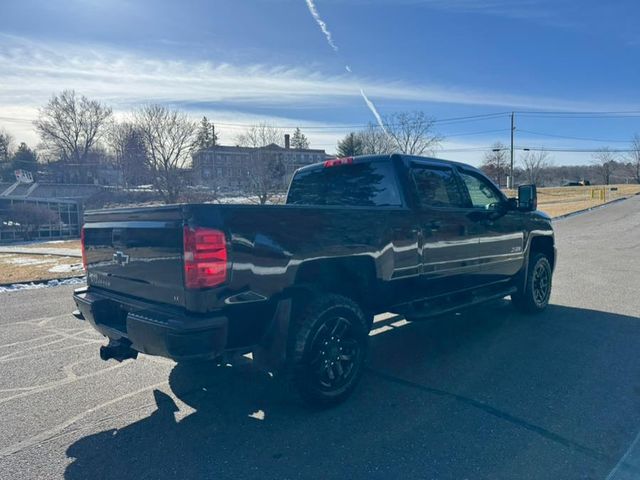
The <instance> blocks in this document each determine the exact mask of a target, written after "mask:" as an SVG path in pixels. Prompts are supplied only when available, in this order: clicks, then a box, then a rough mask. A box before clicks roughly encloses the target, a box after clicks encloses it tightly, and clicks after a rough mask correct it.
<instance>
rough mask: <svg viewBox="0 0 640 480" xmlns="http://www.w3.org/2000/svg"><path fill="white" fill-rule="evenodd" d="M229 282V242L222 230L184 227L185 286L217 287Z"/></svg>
mask: <svg viewBox="0 0 640 480" xmlns="http://www.w3.org/2000/svg"><path fill="white" fill-rule="evenodd" d="M226 280H227V242H226V239H225V236H224V233H223V232H221V231H220V230H214V229H212V228H202V227H196V228H191V227H184V285H185V287H187V288H207V287H215V286H217V285H220V284H221V283H224V282H225V281H226Z"/></svg>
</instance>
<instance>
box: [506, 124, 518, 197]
mask: <svg viewBox="0 0 640 480" xmlns="http://www.w3.org/2000/svg"><path fill="white" fill-rule="evenodd" d="M515 130H516V125H515V114H514V112H511V165H510V166H509V181H508V182H507V188H513V133H514V132H515Z"/></svg>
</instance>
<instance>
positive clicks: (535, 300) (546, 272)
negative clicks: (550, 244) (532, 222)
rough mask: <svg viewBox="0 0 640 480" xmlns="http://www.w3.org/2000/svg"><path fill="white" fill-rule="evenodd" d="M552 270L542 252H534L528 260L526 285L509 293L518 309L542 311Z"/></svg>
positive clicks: (546, 300) (547, 298)
mask: <svg viewBox="0 0 640 480" xmlns="http://www.w3.org/2000/svg"><path fill="white" fill-rule="evenodd" d="M552 279H553V270H552V268H551V263H549V259H548V258H547V256H546V255H545V254H544V253H536V254H534V255H533V257H532V258H531V259H530V261H529V268H527V275H526V285H525V287H524V288H521V289H520V290H519V291H518V292H516V293H513V294H512V295H511V301H512V302H513V304H514V305H515V306H516V308H517V309H518V310H520V311H523V312H526V313H537V312H542V311H543V310H544V309H545V308H547V305H548V304H549V298H550V297H551V284H552Z"/></svg>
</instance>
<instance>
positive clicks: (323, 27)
mask: <svg viewBox="0 0 640 480" xmlns="http://www.w3.org/2000/svg"><path fill="white" fill-rule="evenodd" d="M306 2H307V7H309V12H311V15H312V16H313V18H314V20H315V21H316V23H317V24H318V26H319V27H320V30H322V33H324V36H325V37H327V43H328V44H329V46H330V47H331V48H333V51H334V52H337V51H338V46H337V45H336V44H335V43H333V37H332V36H331V32H330V31H329V29H328V28H327V24H326V23H324V20H322V18H320V14H319V13H318V9H317V8H316V6H315V4H314V3H313V0H306Z"/></svg>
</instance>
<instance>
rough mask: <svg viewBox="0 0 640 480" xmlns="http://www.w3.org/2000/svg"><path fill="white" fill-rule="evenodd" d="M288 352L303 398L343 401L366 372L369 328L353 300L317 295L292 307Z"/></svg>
mask: <svg viewBox="0 0 640 480" xmlns="http://www.w3.org/2000/svg"><path fill="white" fill-rule="evenodd" d="M293 315H294V319H293V320H294V322H295V323H294V324H293V327H294V329H293V330H292V335H293V338H292V341H291V343H290V351H289V365H290V368H291V374H292V382H293V386H294V387H295V389H296V390H297V391H298V393H299V394H300V396H301V397H302V399H303V400H304V401H305V402H306V403H308V404H310V405H314V406H320V407H328V406H332V405H336V404H338V403H340V402H342V401H344V400H345V399H346V398H347V397H348V396H349V395H350V394H351V393H352V392H353V390H354V388H355V387H356V385H357V384H358V382H359V380H360V378H361V377H362V373H363V371H364V363H365V359H366V354H367V349H368V341H369V330H368V325H367V319H366V316H365V314H364V313H363V311H362V309H361V308H360V307H359V306H358V304H357V303H355V302H354V301H353V300H351V299H349V298H346V297H343V296H342V295H335V294H319V295H317V296H315V297H314V298H312V299H310V300H309V301H308V303H307V304H306V305H304V306H302V307H301V308H299V309H298V308H294V313H293Z"/></svg>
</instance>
